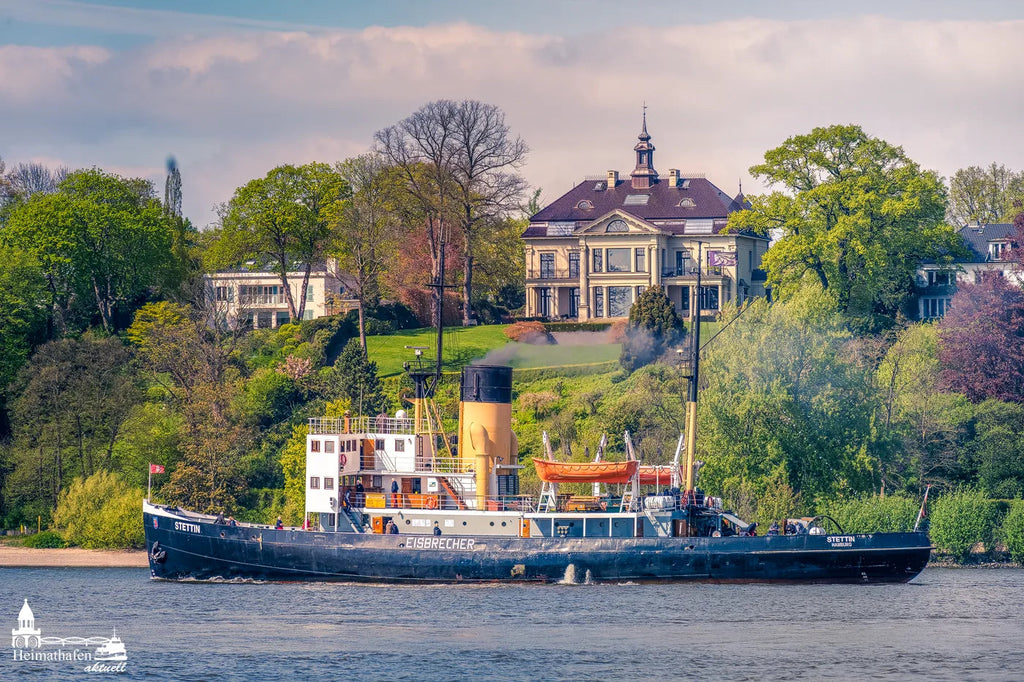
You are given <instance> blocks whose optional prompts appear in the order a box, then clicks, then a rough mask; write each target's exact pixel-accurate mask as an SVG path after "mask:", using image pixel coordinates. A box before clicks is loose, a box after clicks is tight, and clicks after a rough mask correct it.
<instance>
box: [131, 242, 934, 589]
mask: <svg viewBox="0 0 1024 682" xmlns="http://www.w3.org/2000/svg"><path fill="white" fill-rule="evenodd" d="M442 252H443V250H442ZM698 262H699V259H698ZM441 272H442V273H443V267H442V270H441ZM699 277H700V273H699V272H698V290H699V281H700V280H699ZM438 281H439V283H438V284H436V285H434V286H437V287H439V288H440V287H442V284H441V283H443V281H444V279H443V274H441V275H439V280H438ZM439 317H441V318H442V319H443V315H441V316H439ZM695 320H696V321H697V323H696V324H695V326H694V332H693V334H691V339H690V342H691V352H692V357H691V363H690V374H689V395H688V400H687V402H686V420H685V429H684V433H683V434H681V436H680V439H679V443H678V444H677V447H676V455H675V459H674V461H673V463H672V464H671V465H643V464H641V463H640V462H639V460H638V458H637V457H636V454H635V452H634V449H633V446H632V441H631V439H630V437H629V434H628V433H627V434H624V436H623V440H624V443H625V446H626V451H627V453H626V456H627V459H626V460H625V461H621V462H613V461H606V460H602V456H603V451H604V445H605V440H604V439H602V445H601V446H600V447H599V448H598V451H597V457H596V458H595V461H594V462H583V463H579V462H559V461H557V460H556V459H555V458H554V456H553V455H552V453H551V449H550V444H549V443H548V442H547V438H546V436H545V438H544V444H545V450H546V452H545V453H544V454H545V457H544V458H535V459H534V461H533V464H534V468H535V470H536V472H537V474H538V477H539V479H540V480H541V482H542V485H541V490H540V492H539V494H533V495H523V494H520V489H519V482H520V475H519V474H520V471H521V470H522V469H523V468H524V465H523V464H521V463H520V453H519V447H518V441H517V438H516V435H515V433H514V432H513V430H512V428H511V424H512V388H513V387H512V368H511V367H507V366H501V365H483V364H479V365H468V366H466V367H464V368H462V373H461V384H460V402H459V414H458V426H457V429H456V432H455V433H453V434H448V433H447V432H446V430H445V428H444V427H443V420H442V415H441V414H440V412H439V411H438V408H437V405H436V403H435V402H434V400H433V395H434V393H435V391H436V388H437V386H438V384H439V382H440V379H441V363H440V358H441V357H442V347H441V344H442V335H441V330H440V329H438V335H437V353H436V358H437V359H436V360H435V363H434V368H433V369H432V370H431V369H430V367H429V364H427V365H425V364H424V362H423V358H422V354H423V349H421V348H416V349H414V350H415V353H416V356H417V364H416V366H415V367H412V366H409V365H407V366H406V370H407V373H408V375H409V376H410V378H411V379H412V381H413V385H414V394H413V397H412V399H411V401H410V402H411V411H412V413H411V414H409V413H407V412H406V411H405V410H399V411H398V412H396V413H395V414H394V415H393V416H392V415H387V414H378V415H375V416H373V415H358V416H354V415H349V414H347V413H346V414H345V415H344V416H342V417H321V418H312V419H310V420H309V429H308V434H307V436H306V470H305V479H306V480H305V483H306V486H305V517H304V523H303V525H302V526H301V527H279V526H280V524H273V525H271V524H252V523H233V522H232V523H229V524H226V523H224V522H223V517H222V516H213V515H209V514H202V513H197V512H195V511H191V510H186V509H182V508H180V507H175V506H170V505H164V504H157V503H155V502H152V501H151V500H149V499H146V500H144V501H143V517H144V523H145V537H146V548H147V550H148V553H149V567H150V572H151V576H152V578H154V579H158V580H254V581H362V582H395V583H480V582H561V581H566V580H569V581H573V582H648V581H710V582H799V583H893V582H895V583H900V582H908V581H910V580H912V579H913V578H914V577H915V576H917V575H918V574H919V573H920V572H921V571H922V570H923V569H924V567H925V565H926V564H927V563H928V559H929V557H930V553H931V549H932V548H931V544H930V541H929V539H928V536H927V534H926V533H924V532H916V527H915V531H914V532H903V533H870V534H862V533H846V532H843V530H842V529H841V528H840V527H839V525H838V524H837V523H835V522H834V521H832V522H831V523H828V522H826V521H825V520H824V519H817V518H812V519H792V520H780V521H782V523H781V525H780V527H779V530H778V531H774V529H772V530H769V531H768V532H767V533H762V534H758V532H757V531H756V529H755V528H754V524H750V523H747V522H746V521H744V520H742V519H741V518H740V517H739V516H737V515H736V514H734V513H732V512H731V511H729V510H728V509H726V508H724V505H723V503H722V500H721V498H717V497H714V496H712V495H706V494H704V493H703V492H702V491H701V490H700V489H699V488H698V487H697V486H696V485H695V483H696V476H697V473H698V472H697V470H698V466H697V462H695V458H694V453H695V450H696V429H697V393H698V371H699V360H700V348H701V346H700V323H699V320H700V308H699V302H698V307H697V310H696V315H695ZM681 460H682V461H681ZM569 485H571V486H573V487H572V489H571V491H572V492H573V493H578V492H579V491H580V490H581V489H584V490H585V491H586V492H588V493H590V494H586V495H581V494H565V492H564V491H565V490H569V488H565V487H564V486H569ZM588 485H589V486H590V487H589V488H588V487H587V486H588ZM560 486H563V488H562V489H561V490H560Z"/></svg>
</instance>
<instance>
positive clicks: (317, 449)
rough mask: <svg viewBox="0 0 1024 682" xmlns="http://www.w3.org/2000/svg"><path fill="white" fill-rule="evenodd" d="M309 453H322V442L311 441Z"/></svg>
mask: <svg viewBox="0 0 1024 682" xmlns="http://www.w3.org/2000/svg"><path fill="white" fill-rule="evenodd" d="M309 451H310V452H320V441H318V440H311V441H309Z"/></svg>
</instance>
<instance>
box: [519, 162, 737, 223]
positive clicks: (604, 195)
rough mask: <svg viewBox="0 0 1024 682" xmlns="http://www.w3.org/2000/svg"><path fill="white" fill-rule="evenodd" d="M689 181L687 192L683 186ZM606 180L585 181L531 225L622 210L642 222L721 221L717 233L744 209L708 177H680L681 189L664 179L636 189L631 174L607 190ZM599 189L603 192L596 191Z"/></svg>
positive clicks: (562, 197) (540, 212) (538, 216)
mask: <svg viewBox="0 0 1024 682" xmlns="http://www.w3.org/2000/svg"><path fill="white" fill-rule="evenodd" d="M684 181H688V182H686V185H687V187H686V189H683V188H682V185H683V184H684ZM606 182H607V181H606V180H585V181H583V182H581V183H580V184H578V185H576V186H575V187H573V188H572V189H571V190H569V191H568V192H566V193H565V194H563V195H562V196H561V197H559V198H558V199H556V200H555V201H553V202H551V203H550V204H548V205H547V206H545V207H544V208H543V209H541V210H540V211H539V212H538V213H537V214H536V215H534V216H533V217H531V218H530V222H531V223H537V222H551V221H566V222H568V221H590V220H595V219H597V218H599V217H601V216H603V215H605V214H606V213H608V212H610V211H613V210H616V209H617V210H619V211H621V212H623V213H628V214H630V215H633V216H636V217H637V218H640V219H642V220H648V221H660V220H673V219H674V220H679V219H691V218H705V219H707V218H710V219H715V218H718V219H720V220H718V221H716V224H715V232H718V231H719V230H720V229H721V227H722V226H724V219H725V218H727V217H728V215H729V214H730V213H732V212H733V211H738V210H740V209H742V208H745V206H744V205H743V204H742V203H739V202H737V201H736V200H735V199H733V198H732V197H730V196H729V195H728V194H726V193H725V192H723V191H722V190H720V189H719V188H718V187H715V185H714V184H712V183H711V182H709V181H708V180H707V179H705V178H685V177H683V178H680V179H679V185H680V186H678V187H670V186H669V181H668V179H667V178H661V179H659V180H657V181H656V182H655V183H654V184H652V185H651V188H650V189H645V190H640V189H633V185H632V182H631V179H630V177H629V176H628V175H626V176H625V177H620V178H619V181H618V183H616V185H615V187H614V188H611V189H607V188H606V187H605V185H606ZM597 186H599V187H600V189H595V187H597ZM637 194H646V195H648V196H649V198H648V199H647V203H645V204H639V203H632V204H626V203H625V202H626V197H628V196H630V195H637ZM685 198H688V199H691V200H692V201H693V207H692V208H690V207H685V206H680V205H679V203H680V201H682V200H683V199H685ZM581 201H589V202H591V203H592V204H593V206H594V207H593V208H591V209H582V208H577V206H578V205H579V203H580V202H581ZM658 227H659V229H661V230H664V231H665V232H670V233H677V234H682V232H683V227H682V226H681V225H678V226H670V225H669V226H658ZM546 235H547V230H546V228H545V227H544V226H542V225H531V226H530V227H528V228H527V229H526V232H524V233H523V236H524V237H544V236H546Z"/></svg>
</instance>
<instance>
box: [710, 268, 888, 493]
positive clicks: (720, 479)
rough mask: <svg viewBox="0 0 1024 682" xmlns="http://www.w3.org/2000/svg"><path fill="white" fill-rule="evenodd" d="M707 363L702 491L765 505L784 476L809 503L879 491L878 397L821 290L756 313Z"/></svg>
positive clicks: (749, 311) (751, 309)
mask: <svg viewBox="0 0 1024 682" xmlns="http://www.w3.org/2000/svg"><path fill="white" fill-rule="evenodd" d="M726 321H727V322H728V319H726ZM704 357H705V359H704V361H703V364H702V369H701V377H702V381H703V382H706V384H705V385H704V386H702V391H701V400H700V403H699V404H698V414H697V418H698V425H699V426H698V429H697V434H698V436H697V438H698V441H697V449H698V453H697V458H698V459H700V460H703V461H704V462H706V466H705V467H704V468H703V469H701V472H700V482H701V485H702V487H704V488H705V489H709V490H720V491H722V492H723V493H725V494H726V495H727V496H731V495H732V492H731V491H737V490H740V489H741V488H743V487H744V486H748V487H749V490H750V492H752V493H753V494H754V495H755V497H761V496H762V495H764V494H766V493H768V492H769V491H770V490H771V488H772V487H773V486H775V485H776V483H777V481H778V479H779V477H780V475H784V476H785V478H786V479H788V480H787V482H788V484H789V485H790V486H791V487H792V488H793V492H794V494H800V495H801V496H802V498H803V499H804V500H807V501H813V500H815V499H817V498H819V497H825V496H828V495H831V494H834V493H835V492H836V491H850V490H852V491H855V492H856V491H863V492H867V491H870V490H872V489H877V486H878V481H877V473H876V467H877V461H878V460H879V459H880V458H882V457H884V456H885V454H884V453H880V452H877V451H876V447H877V445H876V443H875V441H874V439H873V417H874V415H875V414H876V410H877V409H878V398H877V393H876V391H875V388H874V385H873V382H872V381H871V374H870V372H869V371H867V369H866V367H865V365H866V364H867V363H866V362H865V361H864V359H863V357H862V356H861V354H860V353H859V352H858V346H857V345H856V343H855V341H854V339H853V336H852V334H851V333H850V331H849V329H848V328H847V324H846V322H845V320H844V319H843V317H842V316H841V315H840V314H839V313H838V311H837V310H836V308H835V302H834V301H833V300H832V299H831V297H830V296H828V295H826V294H825V293H824V292H822V291H821V289H820V288H815V287H813V286H807V287H805V288H803V289H801V290H800V291H799V292H798V293H796V294H794V296H793V297H792V298H790V299H788V300H786V301H783V302H776V303H775V304H773V305H769V304H768V303H767V301H765V300H763V299H762V300H758V301H755V302H753V303H751V304H750V306H748V307H747V308H745V309H744V312H743V316H742V317H741V318H740V319H738V320H736V321H735V322H734V323H732V324H730V325H729V326H727V327H725V328H724V330H723V331H722V332H721V333H720V334H719V336H717V337H716V339H715V342H714V343H713V344H712V345H711V346H709V348H708V350H707V353H706V355H705V356H704ZM780 472H781V473H780Z"/></svg>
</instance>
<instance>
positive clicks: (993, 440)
mask: <svg viewBox="0 0 1024 682" xmlns="http://www.w3.org/2000/svg"><path fill="white" fill-rule="evenodd" d="M974 430H975V437H974V439H973V441H972V442H971V443H970V444H969V449H970V450H972V451H973V452H972V455H973V459H974V461H975V462H976V463H977V466H978V485H979V486H980V487H981V489H982V490H983V491H985V493H986V494H987V495H988V496H989V497H990V498H994V499H1000V498H1002V499H1006V498H1011V499H1012V498H1018V499H1019V498H1021V497H1024V405H1017V404H1014V403H1005V402H1001V401H999V400H991V399H989V400H986V401H984V402H983V403H981V404H980V405H978V406H977V408H976V410H975V414H974Z"/></svg>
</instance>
